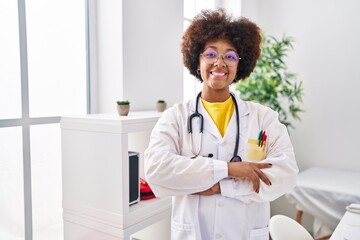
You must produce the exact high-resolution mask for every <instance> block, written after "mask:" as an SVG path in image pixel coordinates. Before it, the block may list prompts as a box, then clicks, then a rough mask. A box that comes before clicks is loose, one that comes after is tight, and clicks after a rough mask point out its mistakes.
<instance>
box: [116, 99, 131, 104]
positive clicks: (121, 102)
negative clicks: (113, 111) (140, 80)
mask: <svg viewBox="0 0 360 240" xmlns="http://www.w3.org/2000/svg"><path fill="white" fill-rule="evenodd" d="M116 103H117V104H118V105H129V104H130V102H129V101H128V100H124V101H116Z"/></svg>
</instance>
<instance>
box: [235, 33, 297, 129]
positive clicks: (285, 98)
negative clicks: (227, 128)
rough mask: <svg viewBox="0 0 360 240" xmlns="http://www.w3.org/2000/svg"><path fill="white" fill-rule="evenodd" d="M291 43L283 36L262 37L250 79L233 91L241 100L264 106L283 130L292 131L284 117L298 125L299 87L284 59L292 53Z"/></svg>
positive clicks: (291, 40)
mask: <svg viewBox="0 0 360 240" xmlns="http://www.w3.org/2000/svg"><path fill="white" fill-rule="evenodd" d="M293 42H294V40H293V39H292V38H290V37H286V36H284V37H283V38H282V39H281V40H277V39H276V38H275V37H273V36H265V35H263V41H262V44H261V56H260V58H259V60H258V62H257V64H256V66H255V68H254V71H253V72H252V73H251V75H250V76H249V77H248V78H247V79H245V81H240V82H238V83H237V84H236V90H238V91H239V92H240V96H241V98H242V99H244V100H248V101H255V102H258V103H261V104H264V105H266V106H268V107H270V108H272V109H274V110H275V111H277V112H278V113H279V120H280V122H282V123H283V124H284V125H285V126H286V127H292V128H293V126H292V124H291V123H290V120H289V118H288V115H289V114H290V115H291V116H292V118H293V119H295V120H298V121H300V120H301V119H300V117H299V113H300V112H303V111H304V110H303V109H302V108H301V103H302V96H303V95H304V93H303V87H302V82H301V81H297V79H296V74H294V73H291V72H289V71H288V69H287V65H286V63H285V58H286V56H287V52H288V51H290V50H292V49H293V46H292V43H293Z"/></svg>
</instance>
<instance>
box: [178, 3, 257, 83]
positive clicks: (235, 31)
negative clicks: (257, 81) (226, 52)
mask: <svg viewBox="0 0 360 240" xmlns="http://www.w3.org/2000/svg"><path fill="white" fill-rule="evenodd" d="M217 39H225V40H228V41H230V42H231V43H232V44H233V45H234V47H235V48H236V50H237V53H238V55H239V56H240V58H241V59H240V61H239V64H238V67H237V71H236V79H234V81H233V83H235V82H238V81H239V80H241V79H245V78H246V77H248V76H249V75H250V74H251V72H252V71H253V69H254V67H255V65H256V61H257V60H258V58H259V57H260V52H261V50H260V43H261V34H260V29H259V27H258V26H257V25H256V24H255V23H253V22H251V21H250V20H248V19H246V18H243V17H242V18H239V19H232V18H231V16H229V15H228V14H226V12H225V10H224V9H218V10H214V11H212V10H203V11H201V13H199V14H198V15H197V16H195V18H194V19H193V21H192V22H191V25H190V26H189V27H188V29H187V30H186V31H185V33H184V35H183V37H182V43H181V52H182V54H183V62H184V66H185V67H186V68H188V69H189V71H190V74H192V75H194V76H195V77H196V78H197V79H199V80H200V82H202V81H203V80H202V79H201V76H200V75H199V74H198V73H197V69H198V66H199V56H200V53H202V51H203V50H204V49H203V48H204V46H205V44H206V43H207V42H209V41H213V40H217Z"/></svg>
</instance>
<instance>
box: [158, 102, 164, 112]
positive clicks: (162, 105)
mask: <svg viewBox="0 0 360 240" xmlns="http://www.w3.org/2000/svg"><path fill="white" fill-rule="evenodd" d="M165 109H166V103H163V102H158V103H156V110H157V111H158V112H163V111H164V110H165Z"/></svg>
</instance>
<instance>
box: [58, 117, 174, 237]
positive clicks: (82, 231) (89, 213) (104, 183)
mask: <svg viewBox="0 0 360 240" xmlns="http://www.w3.org/2000/svg"><path fill="white" fill-rule="evenodd" d="M160 115H161V113H157V112H131V113H130V114H129V116H126V117H119V116H118V115H115V114H90V115H83V116H68V117H62V118H61V137H62V173H63V174H62V176H63V218H64V238H65V240H78V239H86V240H92V239H94V240H95V239H96V240H99V239H101V240H115V239H129V236H130V235H131V234H133V233H135V232H137V231H139V230H141V229H143V228H145V227H147V226H149V225H151V224H152V223H154V222H156V221H159V220H161V219H162V218H164V217H168V216H170V212H171V199H170V198H155V199H151V200H146V201H140V202H139V203H136V204H134V205H132V206H129V180H128V179H129V161H128V151H138V152H140V163H141V164H140V166H141V168H142V166H143V164H142V163H143V150H144V148H145V146H146V145H147V143H148V141H149V136H150V132H151V129H152V128H153V127H154V125H155V123H156V121H157V120H158V118H159V117H160ZM140 176H142V177H143V170H142V169H141V170H140Z"/></svg>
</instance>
